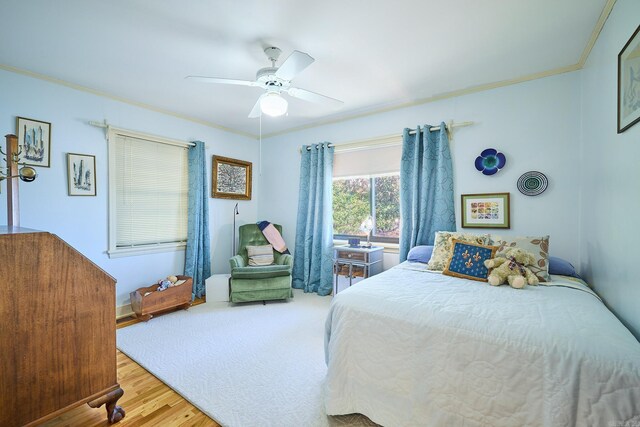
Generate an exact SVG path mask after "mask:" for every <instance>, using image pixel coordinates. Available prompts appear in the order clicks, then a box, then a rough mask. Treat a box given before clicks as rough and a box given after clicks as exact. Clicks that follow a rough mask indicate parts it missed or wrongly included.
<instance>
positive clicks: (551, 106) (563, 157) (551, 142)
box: [258, 73, 580, 268]
mask: <svg viewBox="0 0 640 427" xmlns="http://www.w3.org/2000/svg"><path fill="white" fill-rule="evenodd" d="M579 89H580V86H579V75H578V74H577V73H567V74H562V75H558V76H554V77H547V78H544V79H540V80H534V81H530V82H526V83H521V84H517V85H512V86H506V87H503V88H498V89H493V90H489V91H484V92H480V93H475V94H470V95H465V96H461V97H457V98H452V99H446V100H441V101H437V102H432V103H427V104H422V105H419V106H414V107H410V108H404V109H400V110H394V111H390V112H386V113H381V114H377V115H372V116H367V117H363V118H359V119H354V120H349V121H345V122H340V123H335V124H330V125H325V126H321V127H316V128H311V129H308V130H302V131H298V132H295V133H289V134H285V135H280V136H274V137H272V138H270V139H268V140H266V141H263V144H264V145H263V156H262V157H263V176H262V188H263V190H262V191H261V193H260V195H259V199H258V200H259V215H260V217H261V218H265V219H268V220H270V221H273V222H279V223H281V224H282V225H283V231H284V237H285V239H286V241H287V242H289V245H293V242H294V241H295V223H296V212H297V203H298V180H299V173H300V171H299V167H300V154H299V151H298V148H299V147H300V146H301V145H303V144H311V143H317V142H320V141H330V142H333V143H336V144H340V143H344V142H349V141H354V140H361V139H366V138H373V137H378V136H383V135H390V134H399V133H401V132H402V130H403V128H405V127H412V128H415V127H416V125H423V124H425V123H430V124H438V123H439V122H440V121H441V120H444V121H448V120H450V119H454V120H455V121H458V122H461V121H474V122H475V123H476V124H475V125H473V126H470V127H466V128H460V129H459V130H456V132H455V134H454V141H453V142H452V144H451V148H452V154H453V162H454V174H455V178H454V179H455V206H456V222H457V225H458V229H460V206H459V204H460V195H461V194H465V193H491V192H510V193H511V217H512V218H511V229H510V230H506V231H505V232H504V234H509V235H541V234H549V235H550V236H551V240H550V251H551V253H552V254H553V255H557V256H562V257H564V258H566V259H568V260H570V261H572V262H574V263H577V262H578V261H579V258H578V253H579V251H578V248H579V237H578V223H577V221H576V216H577V205H578V188H577V186H578V178H579V168H580V165H579V164H578V162H576V161H575V159H576V156H577V153H578V150H579V113H580V105H579ZM487 147H494V148H497V149H499V150H500V151H502V152H504V153H505V154H506V156H507V165H506V167H505V168H504V169H502V170H501V171H500V172H498V173H497V174H496V175H494V176H490V177H488V176H484V175H482V174H481V173H480V172H478V171H476V169H475V167H474V160H475V158H476V157H477V156H478V155H479V154H480V152H481V151H482V150H483V149H485V148H487ZM530 170H538V171H541V172H543V173H545V174H546V175H547V177H548V178H549V188H548V189H547V191H546V192H545V193H543V194H542V195H540V196H537V197H527V196H524V195H522V194H521V193H519V192H518V190H517V187H516V182H517V179H518V177H519V176H520V175H521V174H523V173H524V172H527V171H530ZM465 230H468V231H469V232H489V230H480V229H465ZM395 263H397V255H396V258H395ZM393 264H394V262H392V260H391V259H390V256H389V255H388V256H386V257H385V268H387V267H389V266H391V265H393Z"/></svg>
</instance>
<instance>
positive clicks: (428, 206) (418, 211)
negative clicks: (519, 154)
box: [400, 123, 456, 262]
mask: <svg viewBox="0 0 640 427" xmlns="http://www.w3.org/2000/svg"><path fill="white" fill-rule="evenodd" d="M430 128H431V126H428V125H425V126H424V127H423V128H420V126H418V128H417V129H416V133H415V134H414V135H410V134H409V129H405V130H404V133H403V136H402V161H401V162H400V217H401V220H402V229H401V231H400V262H402V261H405V260H406V259H407V254H408V253H409V249H411V248H412V247H414V246H416V245H433V241H434V237H435V232H436V231H455V229H456V217H455V208H454V205H453V165H452V163H451V152H450V151H449V137H448V136H447V128H446V125H445V124H444V123H440V130H439V131H431V130H430Z"/></svg>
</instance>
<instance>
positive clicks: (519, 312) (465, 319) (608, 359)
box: [324, 262, 640, 427]
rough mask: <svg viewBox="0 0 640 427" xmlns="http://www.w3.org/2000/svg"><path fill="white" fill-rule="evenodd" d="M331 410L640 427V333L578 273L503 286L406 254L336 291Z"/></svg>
mask: <svg viewBox="0 0 640 427" xmlns="http://www.w3.org/2000/svg"><path fill="white" fill-rule="evenodd" d="M325 357H326V362H327V367H328V369H327V376H326V380H325V385H324V387H325V390H324V391H325V407H326V411H327V414H329V415H340V414H350V413H361V414H364V415H366V416H367V417H369V419H371V420H372V421H374V422H376V423H379V424H382V425H385V426H421V425H428V426H453V425H455V426H606V427H613V426H627V425H634V426H635V425H640V343H639V342H638V341H637V340H636V339H635V338H634V337H633V335H632V334H631V333H630V332H629V331H628V330H627V329H626V328H625V327H624V326H623V325H622V324H621V323H620V322H619V321H618V319H617V318H616V317H615V316H614V315H613V314H612V313H611V312H610V311H609V310H608V309H607V308H606V307H605V305H604V304H603V303H602V301H600V299H599V298H598V296H597V295H596V294H595V293H593V292H592V291H591V290H590V289H589V288H588V287H587V286H586V285H584V284H583V283H581V282H580V281H579V280H576V279H574V278H569V277H565V276H555V275H554V276H552V282H549V283H548V284H541V285H540V286H527V287H526V288H524V289H512V288H510V287H509V286H499V287H493V286H489V285H488V284H486V283H483V282H474V281H470V280H466V279H459V278H454V277H449V276H445V275H442V274H440V273H433V272H429V271H427V270H426V268H425V265H424V264H420V263H410V262H404V263H402V264H400V265H398V266H396V267H394V268H392V269H390V270H387V271H386V272H384V273H381V274H379V275H376V276H373V277H371V278H369V279H366V280H364V281H362V282H359V283H357V284H356V285H354V286H352V287H351V288H349V289H346V290H344V291H342V292H340V293H339V294H337V295H336V296H335V298H334V300H333V302H332V304H331V308H330V311H329V314H328V317H327V321H326V327H325Z"/></svg>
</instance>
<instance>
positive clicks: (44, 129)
mask: <svg viewBox="0 0 640 427" xmlns="http://www.w3.org/2000/svg"><path fill="white" fill-rule="evenodd" d="M16 134H17V135H18V151H20V163H24V164H25V165H30V166H40V167H44V168H48V167H49V166H50V164H49V154H50V152H51V123H48V122H43V121H40V120H34V119H27V118H24V117H17V118H16Z"/></svg>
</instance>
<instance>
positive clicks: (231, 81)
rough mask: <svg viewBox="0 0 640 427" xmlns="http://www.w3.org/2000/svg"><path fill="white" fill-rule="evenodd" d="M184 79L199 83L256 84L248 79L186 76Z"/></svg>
mask: <svg viewBox="0 0 640 427" xmlns="http://www.w3.org/2000/svg"><path fill="white" fill-rule="evenodd" d="M185 79H187V80H192V81H194V82H201V83H222V84H227V85H240V86H258V84H257V83H256V82H252V81H249V80H234V79H221V78H219V77H206V76H187V77H185Z"/></svg>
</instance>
